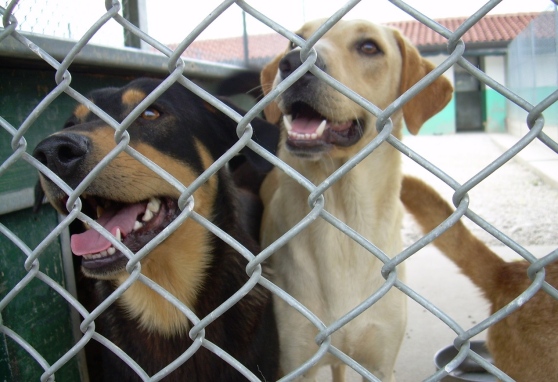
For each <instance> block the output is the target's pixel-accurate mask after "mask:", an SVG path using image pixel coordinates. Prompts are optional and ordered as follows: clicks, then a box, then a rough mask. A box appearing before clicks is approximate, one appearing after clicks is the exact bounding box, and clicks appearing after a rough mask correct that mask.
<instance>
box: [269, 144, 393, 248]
mask: <svg viewBox="0 0 558 382" xmlns="http://www.w3.org/2000/svg"><path fill="white" fill-rule="evenodd" d="M279 156H280V158H281V159H283V160H284V161H285V162H286V163H287V164H289V165H290V166H291V167H293V168H294V169H295V170H297V171H299V172H300V173H301V174H302V175H303V176H304V177H306V178H307V179H308V180H310V181H311V182H312V183H313V184H315V185H319V184H320V183H322V182H323V181H324V180H326V179H327V178H328V177H329V176H330V175H331V174H332V173H333V172H334V171H336V170H337V169H338V168H339V167H340V166H341V165H342V164H343V163H344V162H346V160H343V159H338V158H331V157H327V156H324V157H323V158H321V159H320V160H316V161H314V160H308V159H303V158H299V157H296V156H293V155H292V154H291V153H289V152H287V150H286V149H284V145H282V146H281V149H280V152H279ZM378 158H382V160H379V159H378ZM387 169H389V171H388V170H387ZM400 169H401V156H400V153H399V152H398V151H397V150H396V149H394V148H393V147H391V145H389V144H388V143H383V144H381V145H380V146H379V147H378V148H377V149H376V150H375V151H374V152H372V153H371V154H370V155H368V156H367V157H366V158H365V159H364V160H362V162H360V163H359V164H358V165H357V166H356V167H354V168H353V169H351V170H350V171H349V172H348V173H346V174H344V175H343V176H342V177H341V178H340V179H339V180H338V181H337V182H335V183H334V184H332V185H331V186H330V188H329V189H328V190H327V191H326V192H325V195H324V196H325V209H326V210H327V211H328V212H330V213H332V214H333V215H335V217H337V218H338V219H340V220H341V221H343V222H345V223H346V224H348V225H349V226H350V227H352V228H353V229H355V230H356V231H357V232H359V233H360V234H362V235H364V236H365V237H366V238H367V239H368V240H371V241H373V242H374V244H375V245H377V246H378V247H380V249H382V250H384V251H387V252H388V253H390V254H392V255H393V254H394V253H393V252H395V251H398V250H399V244H398V243H393V239H394V237H397V236H398V235H399V232H400V229H401V227H400V225H401V217H402V206H401V202H400V200H399V190H400V188H401V186H400V185H401V179H402V174H401V170H400ZM299 187H300V190H299V193H297V194H299V195H300V197H298V196H295V195H293V197H298V198H303V199H304V201H305V204H306V206H308V204H307V200H306V199H307V196H306V195H308V193H307V191H306V190H305V189H303V188H302V186H299ZM371 188H377V189H380V190H394V193H393V194H392V195H385V194H382V193H373V192H368V190H370V189H371ZM372 196H375V198H376V199H375V200H372V199H371V198H372ZM308 209H309V207H307V208H305V209H304V211H305V212H304V213H307V212H308ZM394 210H396V212H395V213H394ZM301 214H302V211H301ZM378 215H381V217H379V218H378ZM378 221H380V222H382V227H375V226H373V222H378ZM326 224H328V223H326ZM386 230H388V231H389V232H390V234H389V235H386ZM396 247H397V248H396Z"/></svg>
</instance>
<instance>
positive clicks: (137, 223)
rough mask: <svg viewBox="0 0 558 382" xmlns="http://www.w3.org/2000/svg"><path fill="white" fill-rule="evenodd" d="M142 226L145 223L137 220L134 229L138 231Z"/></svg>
mask: <svg viewBox="0 0 558 382" xmlns="http://www.w3.org/2000/svg"><path fill="white" fill-rule="evenodd" d="M142 227H143V224H142V223H140V222H139V221H137V220H136V222H135V223H134V228H133V230H134V231H137V230H138V229H141V228H142Z"/></svg>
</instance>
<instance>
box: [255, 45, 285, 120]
mask: <svg viewBox="0 0 558 382" xmlns="http://www.w3.org/2000/svg"><path fill="white" fill-rule="evenodd" d="M283 56H284V55H283V54H281V55H279V56H277V57H275V58H274V59H273V61H271V62H270V63H268V64H267V65H266V66H264V68H263V69H262V73H261V75H260V83H261V85H262V90H263V92H264V94H266V95H267V93H269V92H270V91H271V90H272V89H273V81H274V80H275V77H276V76H277V71H278V70H279V62H280V61H281V59H282V58H283ZM264 114H265V118H266V119H267V120H268V121H269V122H271V123H279V121H280V120H281V110H279V107H278V106H277V103H275V102H272V103H270V104H269V105H267V106H266V108H265V109H264Z"/></svg>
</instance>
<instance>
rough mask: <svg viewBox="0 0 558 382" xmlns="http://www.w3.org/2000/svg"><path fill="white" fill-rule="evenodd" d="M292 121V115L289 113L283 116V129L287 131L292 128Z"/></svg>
mask: <svg viewBox="0 0 558 382" xmlns="http://www.w3.org/2000/svg"><path fill="white" fill-rule="evenodd" d="M292 122H293V117H292V116H290V115H284V116H283V124H284V125H285V129H287V131H291V130H292V129H293V126H292Z"/></svg>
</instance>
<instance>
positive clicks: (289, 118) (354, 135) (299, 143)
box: [283, 102, 363, 152]
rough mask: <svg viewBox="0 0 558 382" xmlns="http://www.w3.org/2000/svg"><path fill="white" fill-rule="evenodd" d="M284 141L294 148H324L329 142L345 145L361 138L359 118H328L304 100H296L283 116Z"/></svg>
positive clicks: (330, 144) (313, 149)
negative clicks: (342, 119)
mask: <svg viewBox="0 0 558 382" xmlns="http://www.w3.org/2000/svg"><path fill="white" fill-rule="evenodd" d="M283 121H284V124H285V128H286V130H287V134H288V136H287V144H288V145H289V146H290V148H291V149H294V151H297V152H298V151H301V150H305V149H309V150H311V151H323V150H327V149H329V148H330V147H331V146H333V145H336V146H342V147H348V146H352V145H354V144H355V143H357V142H358V141H359V140H360V138H362V135H363V130H362V122H361V121H359V120H358V119H355V120H350V121H344V122H336V121H331V120H328V118H326V117H324V116H323V115H322V114H320V113H319V112H317V111H316V110H315V109H313V108H312V107H311V106H309V105H308V104H306V103H304V102H295V103H294V104H293V105H291V107H290V114H288V115H285V116H284V117H283Z"/></svg>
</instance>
